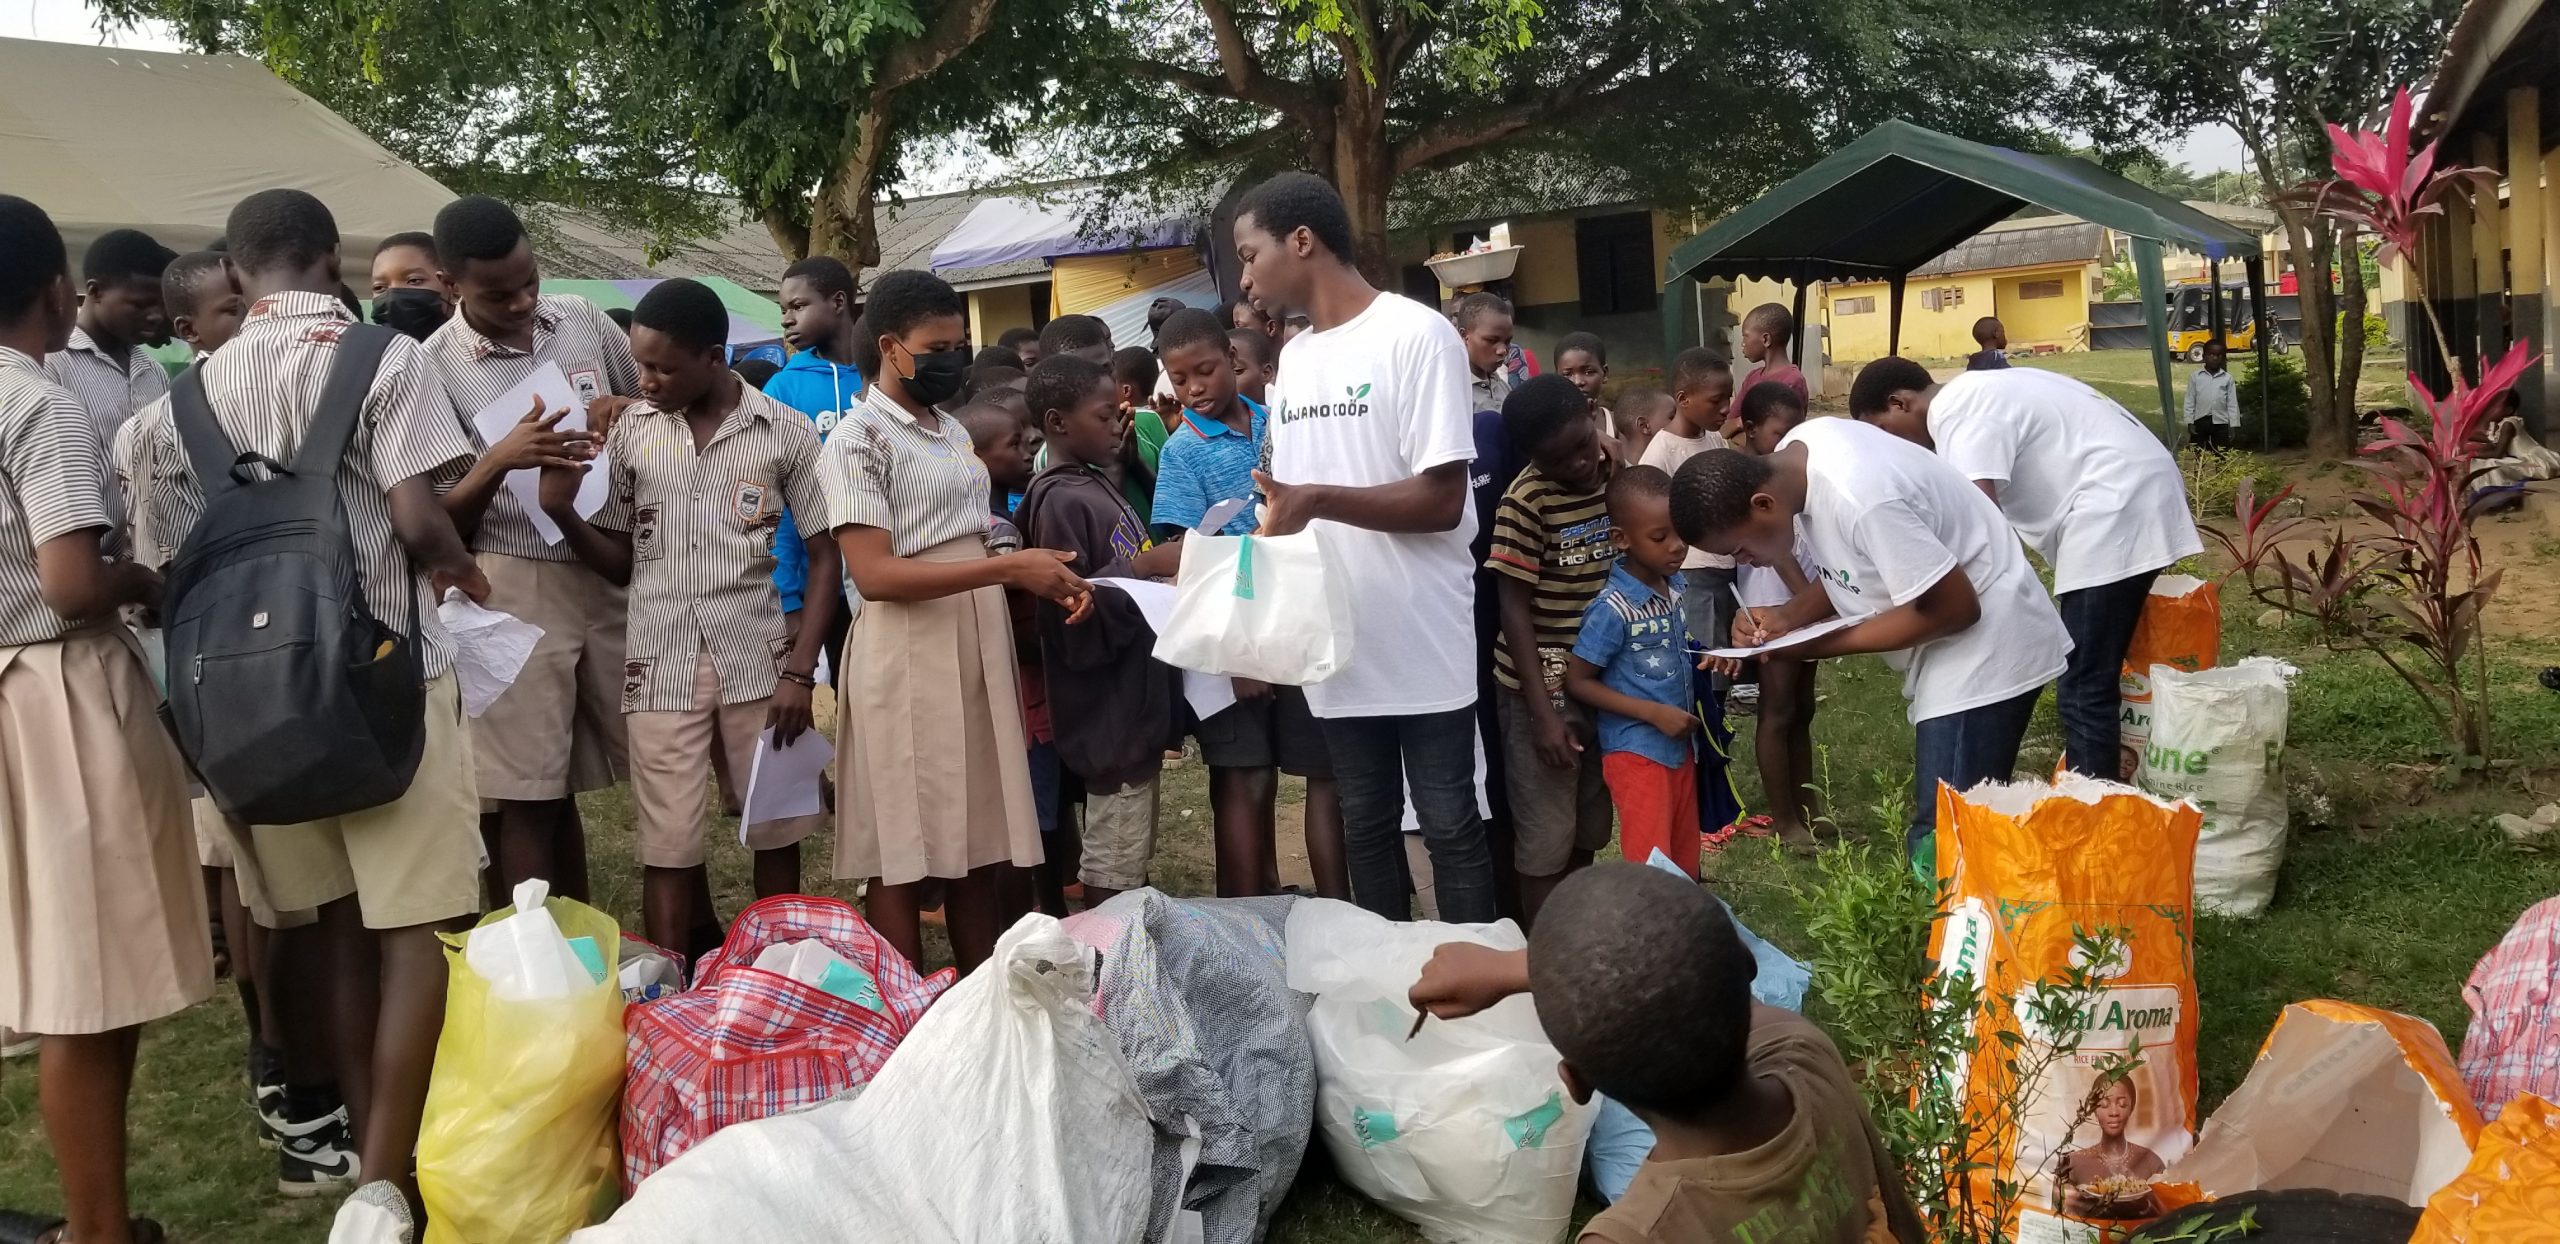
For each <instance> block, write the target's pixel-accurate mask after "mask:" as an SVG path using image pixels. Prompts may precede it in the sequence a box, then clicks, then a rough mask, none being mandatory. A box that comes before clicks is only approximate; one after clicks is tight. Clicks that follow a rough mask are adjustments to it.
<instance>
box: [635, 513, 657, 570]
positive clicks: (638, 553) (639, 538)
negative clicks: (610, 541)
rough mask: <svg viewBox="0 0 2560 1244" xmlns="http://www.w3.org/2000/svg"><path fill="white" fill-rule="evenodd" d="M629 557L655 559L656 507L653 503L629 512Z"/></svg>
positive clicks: (642, 559) (637, 559) (639, 559)
mask: <svg viewBox="0 0 2560 1244" xmlns="http://www.w3.org/2000/svg"><path fill="white" fill-rule="evenodd" d="M631 557H632V559H633V560H634V561H644V562H645V561H655V560H657V557H658V507H656V506H654V505H644V506H641V507H640V508H639V509H637V510H634V511H632V512H631Z"/></svg>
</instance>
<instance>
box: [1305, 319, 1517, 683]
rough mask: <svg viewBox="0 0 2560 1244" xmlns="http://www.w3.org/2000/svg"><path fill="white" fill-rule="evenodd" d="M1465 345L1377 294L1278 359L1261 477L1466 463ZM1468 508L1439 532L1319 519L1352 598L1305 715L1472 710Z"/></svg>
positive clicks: (1385, 480) (1356, 477)
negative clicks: (1331, 671) (1333, 657)
mask: <svg viewBox="0 0 2560 1244" xmlns="http://www.w3.org/2000/svg"><path fill="white" fill-rule="evenodd" d="M1468 379H1469V377H1468V372H1467V351H1466V346H1465V345H1464V344H1462V343H1461V342H1460V341H1459V340H1458V330H1457V329H1455V328H1453V327H1451V326H1450V324H1449V321H1448V320H1447V319H1444V318H1442V316H1441V315H1440V313H1439V312H1437V311H1434V310H1432V309H1431V308H1429V307H1426V306H1423V305H1422V304H1421V303H1418V302H1415V301H1413V300H1412V299H1409V298H1405V297H1402V296H1400V295H1396V294H1383V293H1382V294H1380V295H1378V297H1377V299H1376V300H1375V301H1373V302H1371V303H1370V304H1369V306H1368V308H1367V309H1365V310H1363V311H1362V312H1361V313H1360V314H1358V315H1356V316H1353V317H1352V318H1351V319H1350V320H1349V321H1348V322H1346V323H1343V324H1340V325H1337V326H1335V327H1334V328H1331V329H1328V330H1325V331H1323V332H1316V331H1312V330H1310V331H1306V332H1301V333H1299V334H1298V335H1297V336H1296V337H1294V338H1292V339H1291V340H1290V342H1289V344H1288V345H1287V346H1286V347H1285V348H1283V349H1282V350H1281V351H1280V372H1279V375H1278V376H1277V377H1276V378H1274V379H1273V380H1272V382H1271V401H1270V403H1269V405H1270V408H1271V419H1270V425H1269V426H1270V436H1271V474H1272V478H1274V479H1276V480H1278V481H1280V482H1281V483H1283V484H1342V485H1350V486H1354V487H1368V486H1373V485H1377V484H1392V483H1397V482H1400V481H1403V480H1407V479H1411V478H1413V477H1414V476H1416V475H1419V474H1421V473H1423V472H1424V471H1427V470H1429V469H1431V468H1432V467H1436V466H1441V465H1444V464H1447V463H1451V462H1466V461H1469V460H1471V459H1473V458H1474V457H1475V453H1476V447H1475V424H1474V417H1473V410H1474V408H1473V406H1472V405H1470V401H1471V399H1470V397H1469V392H1470V389H1469V384H1468ZM1475 528H1476V518H1475V512H1474V507H1473V506H1467V507H1464V508H1463V509H1462V510H1461V512H1460V515H1459V518H1458V525H1457V526H1456V527H1454V528H1451V529H1450V530H1448V531H1434V532H1425V533H1389V532H1383V531H1368V530H1364V529H1361V528H1357V527H1346V526H1344V525H1342V524H1340V523H1335V522H1318V523H1316V524H1315V525H1314V526H1313V527H1312V528H1310V530H1313V531H1315V532H1317V533H1318V534H1319V536H1320V538H1321V539H1322V540H1323V542H1324V547H1325V552H1326V554H1327V556H1328V560H1329V563H1330V564H1329V566H1328V569H1329V570H1330V571H1331V572H1332V573H1334V574H1335V575H1338V576H1340V579H1341V582H1342V584H1343V585H1344V586H1345V588H1346V589H1347V590H1348V591H1349V592H1350V595H1351V613H1352V626H1353V630H1352V639H1351V663H1350V664H1349V665H1348V666H1346V667H1344V668H1343V669H1342V671H1341V672H1339V673H1337V674H1335V675H1334V676H1333V677H1331V678H1328V679H1326V680H1325V681H1323V682H1320V683H1317V684H1315V685H1314V686H1311V687H1309V688H1307V706H1308V707H1309V708H1310V709H1312V710H1314V712H1315V715H1316V716H1318V717H1390V716H1410V715H1413V714H1418V713H1438V712H1446V711H1448V710H1450V709H1456V708H1464V707H1466V706H1467V705H1469V704H1473V703H1475V698H1476V660H1475V656H1476V654H1475V643H1474V639H1475V633H1476V632H1475V558H1474V557H1473V556H1471V555H1470V554H1469V552H1468V547H1467V546H1468V543H1469V541H1471V540H1473V539H1474V538H1475Z"/></svg>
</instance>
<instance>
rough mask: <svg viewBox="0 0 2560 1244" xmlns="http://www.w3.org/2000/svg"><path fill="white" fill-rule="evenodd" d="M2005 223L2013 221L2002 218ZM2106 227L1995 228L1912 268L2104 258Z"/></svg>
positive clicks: (1934, 271)
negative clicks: (2102, 249)
mask: <svg viewBox="0 0 2560 1244" xmlns="http://www.w3.org/2000/svg"><path fill="white" fill-rule="evenodd" d="M2001 223H2002V224H2004V225H2011V224H2012V222H2009V221H2002V222H2001ZM2106 233H2107V231H2106V230H2104V229H2102V228H2099V227H2098V226H2096V225H2093V224H2090V223H2089V222H2087V221H2085V220H2083V221H2073V222H2071V223H2068V224H2055V225H2032V226H2028V227H2024V228H2019V227H2014V225H2013V227H2010V228H2005V229H2002V228H1994V229H1987V230H1984V231H1983V232H1981V233H1977V234H1975V235H1973V236H1972V237H1969V238H1966V239H1965V240H1964V241H1962V242H1959V243H1957V244H1956V247H1955V249H1953V250H1950V251H1948V252H1947V253H1946V254H1943V255H1940V256H1938V257H1937V258H1935V259H1932V260H1930V261H1929V262H1927V263H1924V264H1922V265H1920V266H1919V267H1917V268H1913V269H1912V270H1911V275H1913V276H1941V275H1944V274H1946V273H1949V272H1980V271H1983V270H1984V269H1987V268H2027V267H2034V266H2037V265H2041V264H2063V263H2085V262H2087V261H2089V260H2092V259H2099V258H2103V255H2102V253H2101V248H2103V247H2104V246H2105V245H2106Z"/></svg>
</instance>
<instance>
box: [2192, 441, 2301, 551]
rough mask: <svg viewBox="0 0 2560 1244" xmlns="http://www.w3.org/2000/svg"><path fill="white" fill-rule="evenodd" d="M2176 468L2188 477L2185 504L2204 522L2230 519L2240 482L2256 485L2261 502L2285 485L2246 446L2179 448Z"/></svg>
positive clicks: (2272, 465) (2270, 466) (2271, 465)
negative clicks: (2216, 449)
mask: <svg viewBox="0 0 2560 1244" xmlns="http://www.w3.org/2000/svg"><path fill="white" fill-rule="evenodd" d="M2178 470H2179V471H2180V472H2181V473H2182V474H2184V475H2185V476H2186V477H2187V504H2188V506H2189V508H2191V509H2193V510H2194V511H2195V516H2196V521H2198V522H2204V523H2211V522H2222V521H2227V520H2229V519H2230V518H2231V503H2232V501H2233V500H2235V499H2236V498H2238V497H2239V495H2240V485H2241V483H2242V482H2243V481H2247V482H2249V483H2252V484H2254V485H2255V486H2256V492H2257V497H2258V499H2259V500H2260V501H2264V500H2266V499H2267V498H2269V497H2273V496H2274V495H2276V490H2277V489H2279V488H2282V487H2284V474H2283V473H2282V472H2280V471H2278V470H2277V469H2276V464H2275V463H2273V462H2269V461H2268V460H2266V459H2265V458H2261V457H2259V456H2258V455H2256V454H2254V453H2251V452H2249V451H2248V450H2245V449H2234V450H2231V451H2229V452H2228V453H2220V454H2211V453H2206V452H2205V451H2203V450H2201V449H2197V448H2194V447H2192V446H2190V447H2188V448H2186V449H2182V450H2180V451H2178ZM2207 577H2208V578H2209V577H2211V576H2207Z"/></svg>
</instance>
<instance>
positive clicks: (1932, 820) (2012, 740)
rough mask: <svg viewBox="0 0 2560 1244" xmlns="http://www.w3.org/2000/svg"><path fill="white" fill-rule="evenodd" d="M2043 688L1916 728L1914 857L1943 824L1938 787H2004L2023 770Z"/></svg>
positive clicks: (1913, 746) (1913, 752) (1913, 747)
mask: <svg viewBox="0 0 2560 1244" xmlns="http://www.w3.org/2000/svg"><path fill="white" fill-rule="evenodd" d="M2043 694H2044V688H2042V687H2038V688H2036V689H2035V690H2033V691H2029V692H2027V693H2025V694H2023V695H2018V696H2014V697H2011V698H2009V699H2006V700H2002V701H2000V702H1999V703H1996V704H1985V705H1982V706H1981V707H1979V708H1968V709H1966V710H1964V711H1963V712H1961V713H1949V714H1947V715H1946V716H1944V717H1932V718H1930V719H1928V720H1927V721H1924V722H1921V723H1919V724H1918V725H1917V726H1914V727H1913V728H1912V741H1911V769H1912V773H1911V830H1910V842H1909V846H1910V849H1911V853H1912V855H1913V857H1914V858H1917V857H1918V856H1919V854H1920V848H1921V846H1922V845H1923V844H1925V843H1927V842H1928V841H1929V833H1930V830H1931V829H1932V828H1933V827H1935V826H1936V825H1937V823H1938V784H1939V783H1940V782H1944V783H1946V784H1947V785H1949V786H1952V787H1954V788H1956V789H1957V790H1968V789H1971V788H1972V786H1973V785H1974V783H1976V782H2005V781H2008V780H2009V777H2010V775H2011V774H2012V773H2013V772H2015V771H2016V769H2017V767H2018V740H2020V739H2023V738H2025V737H2027V719H2029V718H2031V717H2033V716H2035V715H2036V697H2037V696H2040V695H2043Z"/></svg>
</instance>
